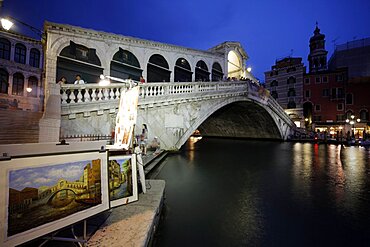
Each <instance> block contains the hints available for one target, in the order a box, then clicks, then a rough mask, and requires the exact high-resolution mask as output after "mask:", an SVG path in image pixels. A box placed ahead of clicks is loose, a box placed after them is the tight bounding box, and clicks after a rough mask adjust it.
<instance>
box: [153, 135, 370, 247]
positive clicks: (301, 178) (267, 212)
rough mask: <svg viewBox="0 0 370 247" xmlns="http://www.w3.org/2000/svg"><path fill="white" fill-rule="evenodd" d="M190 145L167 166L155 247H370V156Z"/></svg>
mask: <svg viewBox="0 0 370 247" xmlns="http://www.w3.org/2000/svg"><path fill="white" fill-rule="evenodd" d="M195 141H196V140H195V139H190V140H189V141H188V143H187V144H186V146H185V147H184V148H183V150H181V152H180V153H178V154H173V155H170V156H168V157H167V158H166V160H165V161H164V162H163V163H162V166H161V170H160V171H159V172H158V174H157V175H156V178H157V179H164V180H166V200H165V209H164V215H163V219H162V221H161V223H160V227H159V230H158V233H157V236H156V241H155V245H156V246H369V243H370V221H369V219H370V150H369V149H365V148H361V147H341V146H336V145H318V144H310V143H287V142H270V141H250V140H229V139H204V138H203V139H202V140H199V141H198V142H196V143H195Z"/></svg>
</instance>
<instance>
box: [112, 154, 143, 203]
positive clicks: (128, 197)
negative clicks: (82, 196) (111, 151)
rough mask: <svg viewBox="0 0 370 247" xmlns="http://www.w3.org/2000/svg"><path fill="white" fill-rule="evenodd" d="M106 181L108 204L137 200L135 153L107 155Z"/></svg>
mask: <svg viewBox="0 0 370 247" xmlns="http://www.w3.org/2000/svg"><path fill="white" fill-rule="evenodd" d="M108 176H109V178H108V183H109V198H110V206H111V207H117V206H120V205H124V204H127V203H129V202H133V201H137V200H138V191H137V172H136V159H135V155H134V154H133V155H121V156H109V161H108Z"/></svg>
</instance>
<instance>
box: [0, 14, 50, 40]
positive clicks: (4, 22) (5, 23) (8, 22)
mask: <svg viewBox="0 0 370 247" xmlns="http://www.w3.org/2000/svg"><path fill="white" fill-rule="evenodd" d="M0 22H1V26H2V28H3V29H4V30H6V31H9V30H10V29H11V28H12V27H13V26H14V23H15V22H17V23H20V24H22V25H23V26H26V27H27V28H29V29H30V30H31V31H32V32H34V33H35V34H37V36H39V37H41V38H43V34H44V33H43V32H42V31H41V30H40V29H38V28H36V27H33V26H31V25H29V24H27V23H25V22H23V21H20V20H18V19H16V18H14V17H11V16H7V17H4V18H1V20H0Z"/></svg>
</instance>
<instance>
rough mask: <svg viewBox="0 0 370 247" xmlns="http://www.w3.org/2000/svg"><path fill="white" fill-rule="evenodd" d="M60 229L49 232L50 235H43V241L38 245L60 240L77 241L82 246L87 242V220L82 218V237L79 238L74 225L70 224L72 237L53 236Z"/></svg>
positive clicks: (40, 246)
mask: <svg viewBox="0 0 370 247" xmlns="http://www.w3.org/2000/svg"><path fill="white" fill-rule="evenodd" d="M59 232H60V231H55V232H53V233H51V236H50V237H43V239H45V241H44V242H42V243H41V244H40V245H39V247H42V246H44V245H45V244H46V243H47V242H49V241H62V242H72V243H77V244H78V246H80V247H84V246H86V243H87V220H86V219H85V220H83V236H82V239H79V238H78V237H77V236H76V234H75V230H74V225H72V226H71V232H72V235H73V237H74V238H64V237H55V235H57V234H58V233H59Z"/></svg>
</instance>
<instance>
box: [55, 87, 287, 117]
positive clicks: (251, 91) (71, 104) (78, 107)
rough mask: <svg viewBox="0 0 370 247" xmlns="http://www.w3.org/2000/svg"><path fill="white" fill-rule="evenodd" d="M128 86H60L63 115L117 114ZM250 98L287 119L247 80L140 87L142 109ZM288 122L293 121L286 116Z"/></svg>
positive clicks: (277, 105) (268, 97) (273, 101)
mask: <svg viewBox="0 0 370 247" xmlns="http://www.w3.org/2000/svg"><path fill="white" fill-rule="evenodd" d="M127 89H128V87H127V85H126V84H122V83H112V84H110V85H108V86H104V87H102V86H99V85H98V84H85V85H72V84H71V85H69V84H68V85H63V86H62V87H61V90H60V91H61V98H62V115H69V117H70V118H74V117H75V114H76V113H84V116H89V115H90V112H93V111H97V112H98V115H100V114H103V111H104V110H109V111H110V112H111V113H114V112H116V110H117V108H118V100H119V98H120V93H121V91H122V90H127ZM239 95H248V97H249V98H251V99H254V100H258V101H259V102H260V103H263V104H265V105H269V106H270V107H271V108H272V109H273V111H275V112H276V113H277V114H278V115H280V116H282V117H284V116H285V115H286V114H285V112H284V109H282V107H281V106H280V105H279V104H278V103H277V102H276V101H275V100H274V99H273V98H272V97H271V96H267V95H264V94H261V93H260V92H259V86H258V85H257V84H253V82H248V81H222V82H176V83H163V82H161V83H144V84H140V91H139V107H141V108H145V107H154V106H160V105H169V104H176V103H183V102H187V101H201V100H208V99H210V98H214V97H216V98H219V97H232V96H239ZM286 121H290V119H289V117H288V116H287V115H286Z"/></svg>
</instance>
